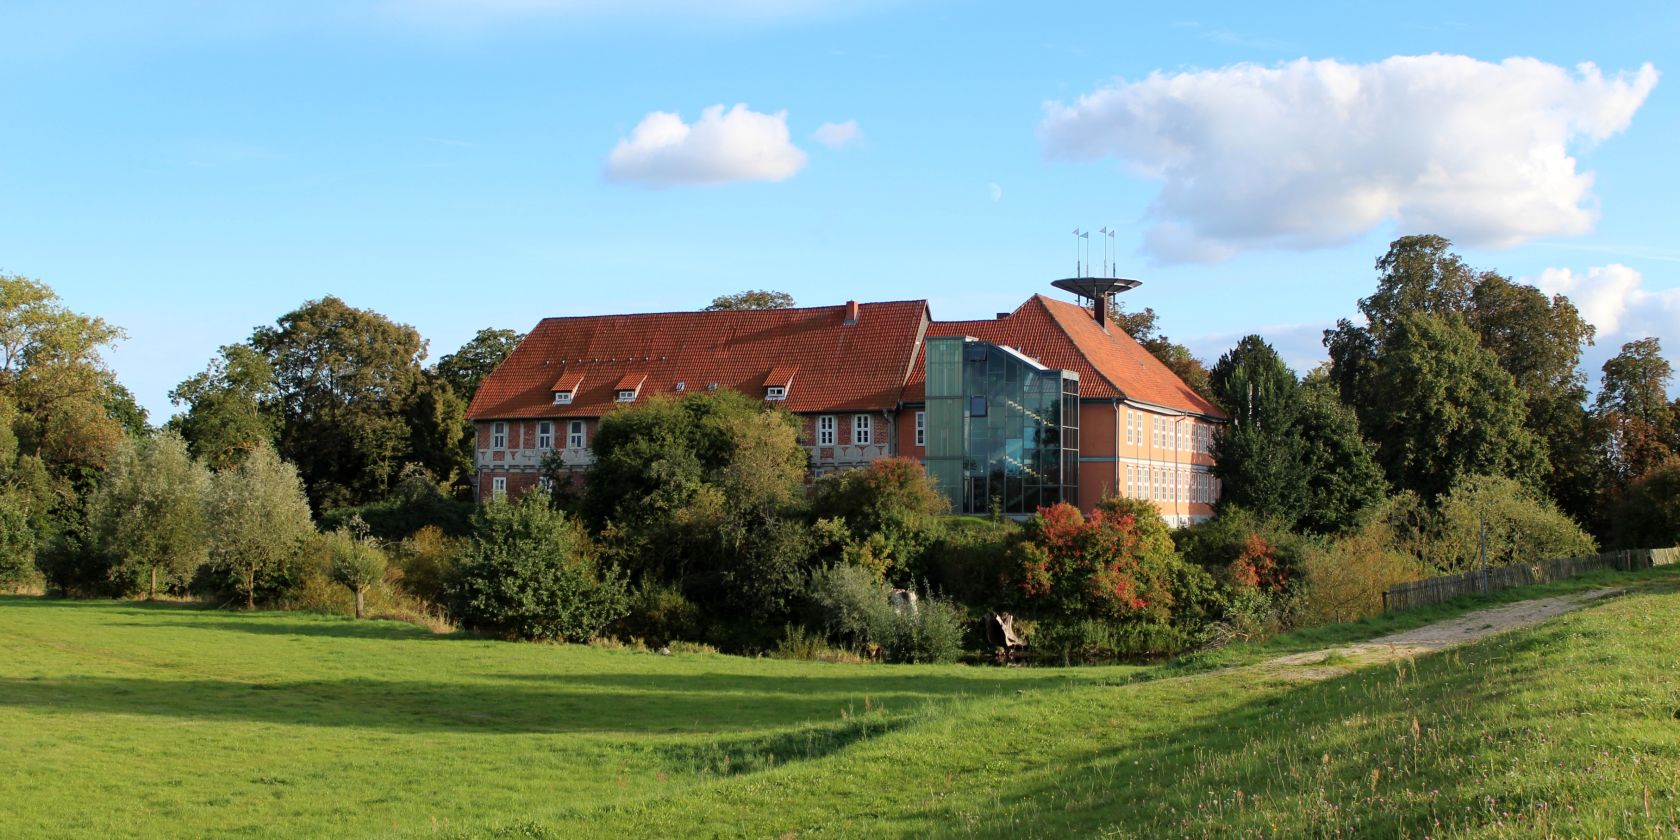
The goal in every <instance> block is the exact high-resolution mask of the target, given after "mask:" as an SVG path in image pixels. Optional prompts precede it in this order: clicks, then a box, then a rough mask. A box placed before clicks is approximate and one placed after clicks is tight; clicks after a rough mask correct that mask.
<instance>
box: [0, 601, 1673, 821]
mask: <svg viewBox="0 0 1680 840" xmlns="http://www.w3.org/2000/svg"><path fill="white" fill-rule="evenodd" d="M1618 580H1633V581H1635V582H1636V583H1638V584H1640V585H1641V588H1638V589H1636V590H1635V591H1634V592H1632V593H1630V594H1629V595H1627V596H1624V597H1620V598H1615V599H1611V600H1608V601H1606V602H1603V603H1601V604H1598V605H1596V606H1593V607H1590V608H1588V609H1586V610H1583V611H1581V612H1578V613H1574V614H1571V615H1568V616H1565V617H1563V618H1560V619H1557V620H1554V621H1552V622H1550V623H1547V624H1544V625H1541V626H1539V627H1536V628H1532V629H1530V630H1526V631H1519V632H1514V633H1510V634H1505V635H1502V636H1498V637H1495V638H1493V639H1490V640H1487V641H1484V642H1481V643H1478V644H1475V645H1471V646H1468V647H1464V648H1460V649H1456V650H1453V651H1450V652H1447V653H1444V654H1440V655H1435V656H1429V657H1425V658H1422V659H1419V660H1417V661H1416V662H1400V663H1397V664H1396V665H1390V666H1384V667H1378V668H1371V669H1367V670H1364V671H1360V672H1358V673H1355V674H1352V675H1350V676H1347V677H1343V678H1340V679H1334V680H1330V681H1326V682H1318V683H1311V684H1300V683H1297V682H1293V681H1291V680H1289V679H1286V678H1284V677H1282V676H1280V675H1278V674H1275V673H1270V672H1268V671H1266V670H1264V669H1260V668H1239V669H1236V670H1225V671H1211V672H1204V673H1195V672H1189V671H1184V672H1179V671H1175V670H1174V669H1172V668H1167V669H1164V670H1163V669H1139V668H1125V667H1116V668H1092V669H1065V670H1064V669H999V668H989V667H962V666H948V667H937V666H885V665H866V666H857V665H828V664H820V663H801V662H784V661H772V660H751V659H744V658H737V657H728V656H714V655H695V654H690V655H676V656H670V657H661V656H657V655H653V654H648V653H638V652H633V651H627V650H605V649H597V648H588V647H554V646H539V645H515V644H506V643H499V642H489V641H480V640H473V639H465V638H457V637H440V636H433V635H430V634H427V633H425V632H424V631H421V630H418V629H416V628H412V627H409V626H407V625H401V624H392V623H383V622H378V623H376V622H361V623H356V622H351V621H348V620H344V619H339V618H332V617H323V616H312V615H304V614H296V613H252V614H244V613H238V612H220V611H210V610H199V609H192V608H187V607H180V606H166V605H147V604H141V603H132V602H64V601H47V600H41V599H35V598H0V835H4V836H8V837H10V836H22V837H36V836H41V837H84V836H114V837H126V836H149V837H187V836H193V837H196V836H209V835H233V836H237V835H242V834H243V835H259V836H316V837H434V836H445V837H453V836H480V835H487V836H494V835H497V834H506V833H509V832H508V830H509V829H518V830H517V831H514V832H512V833H514V834H516V835H517V836H527V835H536V836H548V835H552V836H555V837H573V836H602V837H624V836H661V837H663V836H699V837H713V836H753V837H782V836H796V837H811V836H869V837H879V836H902V835H955V834H962V835H980V836H998V837H1014V836H1066V835H1110V836H1122V837H1125V836H1138V837H1159V836H1192V837H1201V836H1242V835H1245V834H1246V835H1250V836H1272V835H1281V836H1419V837H1421V836H1425V835H1429V836H1447V837H1451V836H1486V837H1507V836H1509V837H1528V836H1546V835H1548V834H1554V835H1556V836H1617V837H1659V836H1660V837H1673V836H1674V835H1675V833H1676V832H1680V719H1677V717H1676V715H1677V714H1680V573H1677V572H1676V571H1675V570H1663V571H1659V572H1653V573H1647V574H1645V575H1642V576H1637V577H1634V576H1622V577H1621V578H1619V579H1618ZM1382 629H1383V628H1381V627H1375V628H1367V630H1366V631H1359V630H1348V629H1344V630H1341V631H1338V632H1340V634H1341V636H1340V637H1339V638H1336V639H1334V641H1346V640H1350V639H1351V637H1353V636H1356V635H1357V634H1358V633H1360V632H1365V633H1366V635H1370V634H1372V633H1374V632H1380V631H1381V630H1382ZM1321 635H1323V634H1321ZM1332 635H1334V634H1332ZM1290 644H1291V643H1290V642H1289V641H1288V640H1283V641H1279V642H1274V643H1272V645H1271V646H1270V647H1268V648H1266V649H1267V650H1274V649H1287V648H1288V647H1289V646H1290ZM1295 644H1296V646H1297V647H1299V646H1301V645H1304V644H1307V643H1306V642H1297V643H1295ZM1231 656H1232V658H1233V659H1240V658H1241V656H1242V655H1241V654H1240V652H1239V653H1236V654H1232V655H1231ZM1150 677H1156V678H1153V679H1149V678H1150Z"/></svg>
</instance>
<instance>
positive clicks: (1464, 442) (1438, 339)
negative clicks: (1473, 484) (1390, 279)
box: [1344, 313, 1546, 501]
mask: <svg viewBox="0 0 1680 840" xmlns="http://www.w3.org/2000/svg"><path fill="white" fill-rule="evenodd" d="M1344 323H1345V322H1344ZM1384 343H1385V345H1386V346H1385V348H1384V350H1383V352H1382V353H1381V354H1380V355H1379V356H1378V357H1377V358H1376V359H1375V360H1373V365H1372V369H1371V371H1370V375H1369V379H1368V381H1367V383H1366V384H1365V386H1364V389H1365V393H1367V395H1368V396H1367V397H1366V399H1367V402H1365V403H1362V404H1360V405H1359V408H1360V409H1361V410H1362V415H1361V419H1362V421H1363V423H1362V425H1363V426H1364V427H1365V431H1366V434H1367V436H1368V437H1370V438H1371V440H1372V441H1373V442H1375V443H1376V445H1377V456H1378V461H1379V462H1380V463H1381V464H1382V465H1383V469H1384V472H1385V473H1386V474H1387V476H1388V478H1389V480H1390V481H1391V482H1393V484H1394V485H1395V486H1397V487H1399V488H1401V489H1406V490H1413V491H1415V492H1417V493H1418V494H1419V495H1421V496H1422V497H1424V499H1426V500H1429V501H1433V500H1434V499H1435V498H1436V497H1438V496H1440V495H1441V494H1442V493H1445V492H1446V491H1447V489H1448V488H1449V487H1451V486H1452V485H1453V484H1454V483H1455V482H1457V481H1458V479H1459V478H1460V477H1461V476H1465V475H1500V476H1507V477H1512V478H1521V479H1525V480H1529V481H1536V480H1538V479H1539V477H1540V476H1541V475H1542V474H1543V473H1544V470H1545V467H1546V462H1545V458H1544V455H1543V453H1542V451H1541V449H1540V446H1539V444H1538V443H1537V441H1536V440H1535V438H1534V435H1533V433H1531V432H1530V431H1529V430H1528V429H1527V428H1526V427H1525V426H1524V425H1523V420H1524V409H1523V398H1522V393H1521V392H1520V391H1518V390H1517V387H1516V383H1515V382H1513V381H1512V379H1511V375H1510V374H1509V373H1507V372H1505V371H1504V369H1502V368H1500V367H1499V364H1498V360H1497V359H1496V358H1495V357H1494V356H1493V354H1492V353H1491V352H1489V351H1488V350H1486V349H1484V348H1483V347H1482V346H1481V344H1480V342H1479V341H1478V340H1477V338H1476V334H1475V333H1474V332H1472V331H1471V330H1470V328H1469V327H1468V326H1466V325H1465V324H1464V322H1463V319H1461V318H1460V317H1458V316H1457V315H1453V314H1449V315H1447V316H1444V317H1443V316H1437V315H1430V314H1426V313H1414V314H1409V315H1404V316H1401V318H1400V319H1399V321H1398V322H1397V323H1396V324H1395V325H1394V327H1393V328H1392V329H1391V330H1390V331H1389V334H1388V335H1386V336H1385V338H1384Z"/></svg>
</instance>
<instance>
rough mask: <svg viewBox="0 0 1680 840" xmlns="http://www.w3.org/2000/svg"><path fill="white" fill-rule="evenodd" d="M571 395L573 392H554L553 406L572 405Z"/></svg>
mask: <svg viewBox="0 0 1680 840" xmlns="http://www.w3.org/2000/svg"><path fill="white" fill-rule="evenodd" d="M572 394H573V392H571V391H555V392H554V404H555V405H571V404H572Z"/></svg>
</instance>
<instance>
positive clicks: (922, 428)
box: [916, 411, 927, 446]
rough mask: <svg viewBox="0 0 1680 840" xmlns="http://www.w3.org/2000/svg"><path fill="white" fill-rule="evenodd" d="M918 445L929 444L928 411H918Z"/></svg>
mask: <svg viewBox="0 0 1680 840" xmlns="http://www.w3.org/2000/svg"><path fill="white" fill-rule="evenodd" d="M916 445H917V446H927V412H925V411H918V412H916Z"/></svg>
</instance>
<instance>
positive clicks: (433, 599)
mask: <svg viewBox="0 0 1680 840" xmlns="http://www.w3.org/2000/svg"><path fill="white" fill-rule="evenodd" d="M460 550H461V545H460V542H459V541H458V540H455V539H453V538H451V537H449V536H448V535H446V534H444V532H443V529H441V528H439V527H437V526H436V525H425V526H422V527H421V528H420V530H418V531H415V532H414V533H412V534H410V535H409V536H408V537H407V538H406V539H404V540H403V541H402V542H399V543H397V544H396V545H394V546H392V548H391V560H392V561H393V562H395V564H396V567H397V570H398V571H399V572H400V573H401V578H400V579H401V581H402V587H403V589H404V590H405V591H407V592H408V593H410V594H412V595H414V596H415V597H417V598H420V599H421V600H424V601H427V602H430V603H433V604H442V603H443V602H444V598H445V595H444V584H445V582H446V581H447V580H448V579H449V575H450V573H451V572H452V571H453V570H454V568H455V555H456V554H457V553H458V552H459V551H460Z"/></svg>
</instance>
